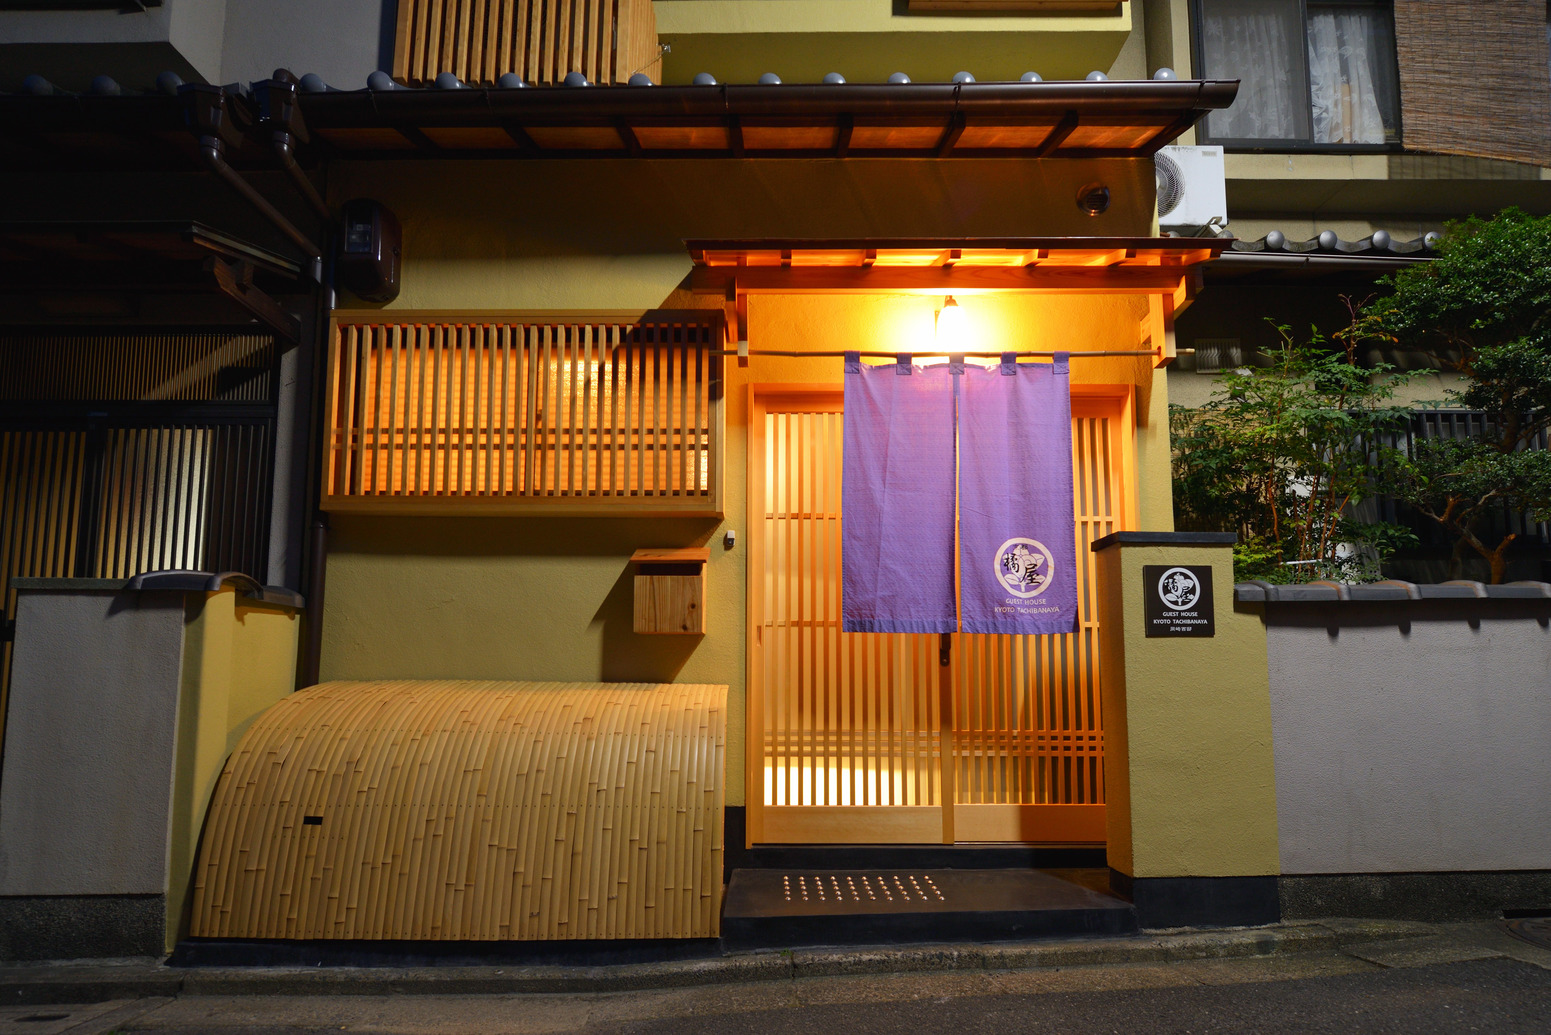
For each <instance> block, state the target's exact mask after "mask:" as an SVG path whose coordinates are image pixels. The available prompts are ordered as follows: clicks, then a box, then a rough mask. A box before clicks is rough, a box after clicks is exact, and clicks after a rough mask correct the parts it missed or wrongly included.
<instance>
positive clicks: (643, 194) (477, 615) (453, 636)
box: [321, 160, 1172, 805]
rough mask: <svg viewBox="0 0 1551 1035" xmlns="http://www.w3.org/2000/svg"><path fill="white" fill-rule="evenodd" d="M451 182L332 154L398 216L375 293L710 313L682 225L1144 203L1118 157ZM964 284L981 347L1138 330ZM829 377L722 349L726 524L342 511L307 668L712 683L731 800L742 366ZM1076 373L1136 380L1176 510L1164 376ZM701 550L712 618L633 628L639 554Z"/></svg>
mask: <svg viewBox="0 0 1551 1035" xmlns="http://www.w3.org/2000/svg"><path fill="white" fill-rule="evenodd" d="M443 164H444V165H445V163H443ZM1094 180H1099V181H1101V182H1105V183H1107V184H1109V186H1110V188H1111V191H1112V192H1113V195H1114V197H1115V202H1114V204H1113V205H1112V207H1111V209H1110V211H1109V212H1108V213H1106V214H1105V215H1104V216H1101V217H1098V218H1090V217H1088V216H1085V215H1083V214H1082V213H1080V212H1079V211H1078V210H1077V206H1076V203H1075V198H1076V194H1077V191H1078V188H1079V187H1081V186H1082V185H1083V184H1085V183H1089V182H1092V181H1094ZM456 182H458V184H459V189H458V190H457V191H448V190H445V189H444V188H443V181H442V168H441V167H440V166H434V165H429V164H424V163H393V164H382V165H361V164H346V165H341V166H336V167H335V172H334V174H333V178H332V182H331V195H333V196H334V198H335V200H342V199H344V198H349V197H358V196H363V195H364V196H368V197H374V198H377V199H378V200H381V201H383V202H385V203H386V204H388V205H389V207H391V208H393V209H394V211H395V212H396V213H397V214H398V215H399V218H400V219H401V220H402V221H403V225H404V271H403V284H404V289H403V293H402V294H401V295H400V296H399V298H398V299H397V300H396V301H395V302H394V303H393V304H392V305H391V306H389V307H388V309H389V310H392V309H397V308H413V309H433V310H435V309H442V310H457V309H481V310H492V309H496V310H501V309H510V310H527V311H533V310H540V311H541V310H546V309H548V310H560V309H616V310H618V309H632V308H636V309H646V308H657V307H661V308H687V307H706V308H720V306H721V299H720V297H719V296H705V295H695V294H693V293H692V292H690V291H688V290H687V289H686V288H685V287H684V282H685V278H686V277H687V276H688V274H689V273H690V270H691V262H690V260H689V257H688V255H687V253H686V251H685V249H684V245H683V240H684V239H685V238H743V239H761V238H804V237H806V238H848V237H849V238H855V237H962V236H980V237H1010V236H1097V235H1105V236H1109V235H1113V236H1145V235H1148V234H1149V233H1151V231H1152V220H1153V209H1154V202H1153V186H1154V184H1153V173H1152V167H1151V163H1148V162H1145V161H1141V162H1138V161H1123V160H1103V161H1076V160H1066V161H1059V162H1055V161H1007V160H987V161H982V160H964V161H962V162H961V161H958V160H955V161H952V162H916V161H893V162H876V161H870V160H868V161H858V162H835V161H806V160H795V161H779V162H758V161H756V162H740V163H731V162H716V161H701V162H692V161H691V162H678V161H666V162H564V161H557V162H526V163H525V162H503V163H493V162H492V163H468V164H467V165H465V166H463V167H460V168H459V169H458V170H457V171H456ZM958 300H959V302H960V304H961V305H962V306H963V307H964V311H965V314H966V315H967V316H968V317H969V318H970V322H971V324H972V332H973V334H974V335H975V336H976V338H977V344H976V347H980V345H981V344H983V346H984V347H985V348H987V349H1003V348H1007V349H1045V348H1050V349H1055V348H1063V347H1064V348H1068V349H1071V350H1073V351H1079V350H1084V349H1134V348H1137V347H1138V344H1139V341H1140V336H1141V335H1142V334H1144V333H1145V332H1144V330H1143V329H1142V327H1143V322H1144V321H1145V318H1146V316H1147V302H1146V299H1145V298H1143V297H1139V296H1120V295H1096V296H1053V295H1040V296H1033V295H990V294H978V295H961V296H959V299H958ZM343 304H344V305H356V303H353V302H352V301H351V300H348V299H347V300H345V302H344V303H343ZM941 304H942V295H941V294H940V293H932V294H915V295H899V294H896V295H828V296H818V295H806V296H773V295H755V296H753V297H752V298H750V300H749V313H748V318H749V339H750V342H751V345H752V347H754V348H767V349H801V350H832V349H847V348H855V349H879V350H888V351H895V350H921V349H924V348H929V347H931V345H932V333H933V332H932V327H933V317H934V314H935V311H936V310H937V309H938V308H940V306H941ZM385 315H386V314H385ZM840 376H841V361H840V360H839V359H825V360H805V359H779V358H774V357H755V358H753V359H752V360H751V362H750V365H749V366H748V367H747V368H739V367H738V366H737V365H736V363H735V362H734V361H729V362H728V363H727V365H726V384H725V391H724V399H725V415H726V416H725V420H726V435H725V439H724V442H725V450H726V454H725V455H726V463H725V465H724V472H725V474H724V477H725V482H724V485H725V489H724V492H725V495H724V500H725V517H724V519H723V520H720V521H718V520H715V519H694V518H655V519H633V518H632V519H625V518H551V517H446V518H442V517H386V516H373V515H367V514H352V515H344V514H336V515H334V516H333V519H332V532H331V534H330V542H329V558H328V568H327V579H328V582H327V596H326V603H325V608H324V617H323V622H324V625H323V655H322V671H321V678H322V679H324V680H335V679H374V678H423V679H430V678H465V679H531V680H574V681H581V680H610V681H615V680H621V681H639V682H670V681H678V682H692V683H726V684H728V685H729V687H730V693H729V697H728V724H727V725H728V731H727V732H728V744H727V757H728V759H729V771H728V788H729V791H728V799H727V803H728V804H729V805H741V804H743V787H744V781H743V776H742V766H743V758H744V747H743V743H742V739H743V732H744V716H743V705H744V682H745V680H744V674H745V653H744V636H745V572H746V568H745V549H746V545H745V544H746V543H747V542H748V522H749V518H748V515H747V513H746V504H745V499H746V495H747V481H746V479H747V466H746V458H745V451H746V443H747V427H746V423H747V403H748V398H747V396H748V393H747V385H748V383H749V382H750V381H757V382H810V383H830V384H838V383H839V380H840ZM1073 379H1074V380H1075V381H1089V382H1100V383H1121V384H1127V383H1130V384H1135V385H1137V387H1138V409H1139V413H1140V414H1141V416H1142V418H1143V422H1142V426H1141V427H1139V428H1138V431H1137V458H1138V465H1139V468H1140V474H1139V477H1140V481H1141V484H1140V486H1139V496H1140V504H1141V519H1142V522H1143V525H1144V527H1151V528H1172V507H1171V505H1170V502H1169V477H1168V444H1167V420H1166V414H1167V405H1168V400H1167V394H1166V393H1167V387H1166V380H1165V378H1164V377H1163V371H1161V370H1157V371H1154V370H1153V369H1152V367H1151V363H1150V361H1148V360H1145V359H1130V358H1119V359H1104V360H1086V361H1077V362H1075V363H1074V364H1073ZM727 530H733V531H736V532H737V537H738V538H737V545H735V546H734V547H733V548H732V549H727V548H725V546H724V545H723V533H724V532H726V531H727ZM704 545H709V546H710V548H711V560H710V563H709V565H708V569H707V599H706V619H707V631H706V633H705V635H704V636H637V635H636V634H635V633H633V632H632V630H631V625H632V601H631V594H632V591H633V586H632V574H633V573H632V571H631V566H630V563H629V557H630V554H631V553H632V552H633V551H635V550H636V549H640V548H646V547H683V546H704Z"/></svg>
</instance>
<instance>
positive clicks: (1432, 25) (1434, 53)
mask: <svg viewBox="0 0 1551 1035" xmlns="http://www.w3.org/2000/svg"><path fill="white" fill-rule="evenodd" d="M1395 49H1396V51H1397V55H1398V59H1399V74H1400V98H1401V132H1402V135H1403V138H1404V141H1405V145H1406V149H1407V150H1410V151H1441V152H1443V153H1445V154H1454V155H1467V156H1477V157H1482V158H1498V159H1506V160H1508V161H1513V162H1525V163H1530V164H1533V165H1540V166H1543V165H1546V164H1548V163H1551V68H1548V65H1547V59H1548V56H1551V50H1548V43H1547V34H1546V9H1545V5H1544V4H1542V3H1540V0H1499V2H1498V3H1482V2H1481V0H1395ZM1439 83H1448V84H1449V88H1448V89H1446V90H1440V89H1439V88H1438V84H1439ZM1437 164H1438V165H1439V166H1441V167H1440V168H1438V169H1437V171H1436V172H1433V173H1432V175H1434V176H1438V177H1440V178H1449V179H1456V178H1457V179H1467V178H1474V177H1478V176H1482V175H1489V176H1501V175H1503V172H1502V170H1491V171H1487V170H1483V169H1480V168H1478V167H1475V166H1470V165H1468V164H1466V165H1460V164H1454V165H1453V166H1452V167H1450V166H1442V163H1437ZM1526 173H1527V174H1528V175H1529V176H1530V177H1531V178H1534V176H1535V175H1536V174H1535V170H1526ZM1391 175H1394V173H1391Z"/></svg>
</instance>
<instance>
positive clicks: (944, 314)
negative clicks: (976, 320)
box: [937, 295, 967, 352]
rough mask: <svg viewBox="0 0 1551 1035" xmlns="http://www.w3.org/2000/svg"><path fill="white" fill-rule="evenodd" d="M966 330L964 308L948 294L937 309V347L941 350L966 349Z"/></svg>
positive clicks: (959, 350)
mask: <svg viewBox="0 0 1551 1035" xmlns="http://www.w3.org/2000/svg"><path fill="white" fill-rule="evenodd" d="M966 330H967V328H966V327H965V321H964V310H963V308H962V307H960V305H959V304H958V303H957V302H955V301H954V300H953V296H952V295H949V296H948V297H947V298H945V299H943V303H942V308H941V309H939V310H937V348H938V349H940V350H942V351H943V352H964V351H966V350H965V348H964V339H965V338H966V337H967V335H966V333H965V332H966Z"/></svg>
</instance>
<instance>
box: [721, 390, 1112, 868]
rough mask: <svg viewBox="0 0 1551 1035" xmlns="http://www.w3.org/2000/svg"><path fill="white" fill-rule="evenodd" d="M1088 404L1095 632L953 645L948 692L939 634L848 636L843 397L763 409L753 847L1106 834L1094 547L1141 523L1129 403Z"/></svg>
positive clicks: (1078, 416) (1080, 509)
mask: <svg viewBox="0 0 1551 1035" xmlns="http://www.w3.org/2000/svg"><path fill="white" fill-rule="evenodd" d="M1076 392H1077V393H1078V394H1075V395H1074V398H1073V400H1072V432H1073V442H1072V450H1073V462H1074V469H1073V484H1074V499H1073V508H1074V512H1075V516H1076V521H1077V553H1078V564H1079V571H1078V572H1077V577H1078V610H1079V623H1080V628H1079V631H1078V632H1077V633H1074V634H1069V635H1064V636H992V635H962V634H961V635H955V636H954V637H953V638H952V651H951V659H952V662H951V665H950V667H949V668H948V669H947V670H946V671H947V676H946V679H945V678H944V675H943V673H944V669H943V668H942V667H941V666H940V663H939V642H938V640H939V638H938V637H936V636H909V635H881V634H846V633H841V632H840V471H841V444H842V443H841V427H842V415H841V395H840V393H839V392H838V391H833V390H822V389H821V390H815V391H806V392H796V391H794V392H791V393H785V394H769V395H763V396H760V397H756V399H755V403H754V408H753V413H752V414H751V428H752V432H753V433H752V436H751V443H750V452H749V456H750V466H751V478H750V499H749V506H750V515H751V526H752V527H751V538H752V542H751V551H752V553H751V557H752V561H751V565H752V566H751V570H750V575H749V577H750V587H751V590H750V608H749V621H750V643H751V653H752V658H751V665H750V680H749V710H748V714H749V737H750V743H749V754H748V765H749V774H750V780H749V787H748V794H749V802H750V806H751V807H750V809H749V825H750V829H749V836H750V840H751V841H757V842H766V843H781V842H808V843H822V842H842V843H888V842H907V843H908V842H917V843H921V842H935V841H940V840H957V841H1043V842H1060V843H1077V842H1090V843H1091V842H1102V841H1103V840H1104V769H1103V751H1104V732H1103V721H1102V716H1101V714H1100V709H1099V688H1100V672H1099V649H1098V636H1099V630H1098V624H1097V617H1096V616H1097V601H1096V600H1095V598H1094V589H1093V574H1094V573H1093V555H1092V552H1091V551H1090V550H1089V546H1090V544H1091V543H1092V542H1093V541H1094V540H1096V539H1099V538H1101V537H1103V536H1105V535H1108V534H1109V533H1111V532H1114V531H1118V530H1121V529H1125V528H1130V527H1134V522H1135V517H1134V513H1135V503H1134V496H1133V492H1132V488H1131V486H1132V484H1133V481H1132V478H1133V476H1132V471H1133V469H1134V465H1133V462H1132V455H1131V450H1132V447H1131V442H1130V437H1129V434H1128V432H1129V429H1130V428H1131V426H1132V424H1131V420H1132V417H1131V409H1130V407H1131V403H1130V397H1129V394H1128V393H1120V392H1105V391H1102V390H1095V389H1091V388H1088V387H1087V386H1078V388H1077V389H1076ZM944 757H947V758H948V759H950V760H951V764H949V765H947V766H946V767H944V765H943V759H944ZM950 803H951V808H945V806H947V805H949V804H950Z"/></svg>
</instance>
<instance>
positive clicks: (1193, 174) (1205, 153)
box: [1153, 147, 1228, 234]
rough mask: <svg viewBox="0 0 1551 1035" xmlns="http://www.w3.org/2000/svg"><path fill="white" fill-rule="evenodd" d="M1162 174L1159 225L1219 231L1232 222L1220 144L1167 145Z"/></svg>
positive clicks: (1160, 161)
mask: <svg viewBox="0 0 1551 1035" xmlns="http://www.w3.org/2000/svg"><path fill="white" fill-rule="evenodd" d="M1153 166H1154V168H1155V169H1156V170H1157V174H1158V224H1159V225H1160V226H1161V227H1162V228H1163V229H1164V230H1172V231H1175V232H1176V233H1186V234H1199V233H1202V232H1205V233H1215V232H1216V231H1217V230H1219V229H1220V228H1222V227H1224V226H1227V225H1228V191H1227V187H1226V184H1225V180H1224V176H1223V158H1222V148H1220V147H1165V148H1161V149H1160V150H1159V151H1158V154H1157V156H1156V157H1154V158H1153Z"/></svg>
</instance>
